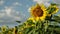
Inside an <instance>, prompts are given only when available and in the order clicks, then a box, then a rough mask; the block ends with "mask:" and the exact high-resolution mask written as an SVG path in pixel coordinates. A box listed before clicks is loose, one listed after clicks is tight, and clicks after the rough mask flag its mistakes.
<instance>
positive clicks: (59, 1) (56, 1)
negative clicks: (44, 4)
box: [52, 0, 60, 4]
mask: <svg viewBox="0 0 60 34" xmlns="http://www.w3.org/2000/svg"><path fill="white" fill-rule="evenodd" d="M52 1H53V2H55V3H57V4H60V0H52Z"/></svg>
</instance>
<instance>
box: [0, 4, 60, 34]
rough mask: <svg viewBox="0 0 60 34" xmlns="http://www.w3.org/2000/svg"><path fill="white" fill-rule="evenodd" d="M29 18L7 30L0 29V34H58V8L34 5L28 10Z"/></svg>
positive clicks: (59, 21)
mask: <svg viewBox="0 0 60 34" xmlns="http://www.w3.org/2000/svg"><path fill="white" fill-rule="evenodd" d="M29 10H30V15H31V16H30V17H29V18H28V19H27V20H26V21H25V22H24V23H22V24H20V23H19V24H20V25H18V26H15V27H13V28H9V27H8V26H2V27H0V34H60V16H59V15H56V14H57V13H58V11H59V7H58V6H57V4H55V3H51V4H50V6H49V7H45V6H44V4H36V5H34V6H32V7H30V8H29Z"/></svg>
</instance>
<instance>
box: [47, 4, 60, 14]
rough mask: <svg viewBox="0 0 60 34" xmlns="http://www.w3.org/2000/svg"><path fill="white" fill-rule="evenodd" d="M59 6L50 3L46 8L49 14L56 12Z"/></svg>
mask: <svg viewBox="0 0 60 34" xmlns="http://www.w3.org/2000/svg"><path fill="white" fill-rule="evenodd" d="M58 10H59V8H58V7H57V6H56V5H54V6H53V5H50V6H49V7H48V9H47V11H48V13H49V14H56V13H57V12H58Z"/></svg>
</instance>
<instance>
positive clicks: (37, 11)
mask: <svg viewBox="0 0 60 34" xmlns="http://www.w3.org/2000/svg"><path fill="white" fill-rule="evenodd" d="M30 13H31V15H32V16H33V17H34V18H33V19H34V20H39V19H40V20H44V19H45V17H46V15H47V11H46V8H45V6H44V5H43V4H42V5H39V4H36V5H35V6H32V7H31V8H30ZM31 19H32V18H31ZM33 19H32V20H33Z"/></svg>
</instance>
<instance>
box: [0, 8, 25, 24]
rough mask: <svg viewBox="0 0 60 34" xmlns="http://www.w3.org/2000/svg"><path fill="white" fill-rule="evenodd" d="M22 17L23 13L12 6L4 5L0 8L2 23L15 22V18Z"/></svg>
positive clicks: (19, 18) (20, 18) (20, 19)
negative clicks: (3, 7)
mask: <svg viewBox="0 0 60 34" xmlns="http://www.w3.org/2000/svg"><path fill="white" fill-rule="evenodd" d="M24 17H25V16H24V14H22V13H21V12H20V11H16V10H14V9H13V8H12V7H5V9H2V10H0V20H1V22H2V21H3V23H8V22H15V21H16V20H19V21H22V20H23V18H24Z"/></svg>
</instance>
